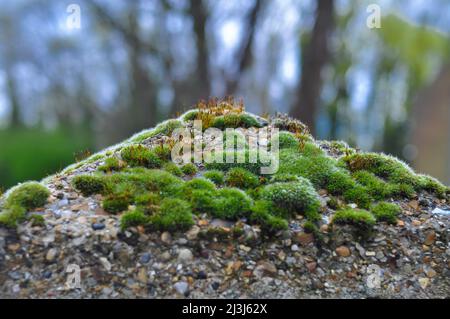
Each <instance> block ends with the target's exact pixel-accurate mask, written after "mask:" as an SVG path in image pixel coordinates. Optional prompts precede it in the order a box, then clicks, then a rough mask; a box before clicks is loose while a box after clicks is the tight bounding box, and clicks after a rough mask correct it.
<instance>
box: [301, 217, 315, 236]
mask: <svg viewBox="0 0 450 319" xmlns="http://www.w3.org/2000/svg"><path fill="white" fill-rule="evenodd" d="M303 229H304V230H305V232H306V233H310V234H315V235H316V234H318V233H319V228H318V227H317V225H316V224H314V223H313V222H312V221H310V220H307V221H306V222H305V223H304V224H303Z"/></svg>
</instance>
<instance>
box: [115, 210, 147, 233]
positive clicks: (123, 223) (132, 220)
mask: <svg viewBox="0 0 450 319" xmlns="http://www.w3.org/2000/svg"><path fill="white" fill-rule="evenodd" d="M148 220H149V218H148V216H146V215H145V213H144V212H143V211H142V210H141V209H139V208H138V209H135V210H133V211H129V212H126V213H125V214H123V215H122V217H121V218H120V228H121V229H122V230H125V229H127V228H129V227H135V226H140V225H142V226H143V225H146V224H147V223H148Z"/></svg>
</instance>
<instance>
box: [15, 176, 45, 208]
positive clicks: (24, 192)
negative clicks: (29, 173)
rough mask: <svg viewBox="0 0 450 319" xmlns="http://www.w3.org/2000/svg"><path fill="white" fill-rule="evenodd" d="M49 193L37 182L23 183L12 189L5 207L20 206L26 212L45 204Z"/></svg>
mask: <svg viewBox="0 0 450 319" xmlns="http://www.w3.org/2000/svg"><path fill="white" fill-rule="evenodd" d="M49 196H50V191H49V190H48V189H47V187H45V186H43V185H42V184H40V183H37V182H27V183H23V184H21V185H19V186H17V187H16V188H14V189H13V190H12V191H11V192H10V193H9V195H8V197H7V198H6V207H12V206H20V207H23V208H25V209H26V210H32V209H35V208H38V207H42V206H44V205H45V204H46V203H47V199H48V197H49Z"/></svg>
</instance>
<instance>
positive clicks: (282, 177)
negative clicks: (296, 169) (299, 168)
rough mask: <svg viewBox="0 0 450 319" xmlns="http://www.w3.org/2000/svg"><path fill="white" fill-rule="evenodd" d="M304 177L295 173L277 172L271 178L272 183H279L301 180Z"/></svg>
mask: <svg viewBox="0 0 450 319" xmlns="http://www.w3.org/2000/svg"><path fill="white" fill-rule="evenodd" d="M301 180H302V177H300V176H296V175H293V174H277V175H274V176H272V177H271V178H270V180H269V182H270V183H278V182H300V181H301Z"/></svg>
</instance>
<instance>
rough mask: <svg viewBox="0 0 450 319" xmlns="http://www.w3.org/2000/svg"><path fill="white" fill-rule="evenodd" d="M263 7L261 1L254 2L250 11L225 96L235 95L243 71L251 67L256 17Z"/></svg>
mask: <svg viewBox="0 0 450 319" xmlns="http://www.w3.org/2000/svg"><path fill="white" fill-rule="evenodd" d="M262 7H263V0H255V3H254V4H253V7H252V8H251V9H250V11H249V13H248V15H247V17H246V20H245V21H244V25H245V26H246V27H244V28H243V30H246V31H247V33H246V34H244V35H243V37H242V40H241V43H240V45H239V47H238V50H237V56H236V62H235V65H237V68H236V71H235V73H234V74H233V75H232V76H231V77H230V78H228V79H227V84H226V89H225V95H233V94H235V93H236V91H237V89H238V86H239V82H240V80H241V78H242V75H243V74H244V73H245V71H246V70H247V69H248V68H249V67H250V66H251V64H252V60H253V56H252V54H253V42H254V41H253V40H254V38H255V31H256V24H257V22H258V16H259V14H260V11H261V9H262Z"/></svg>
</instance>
